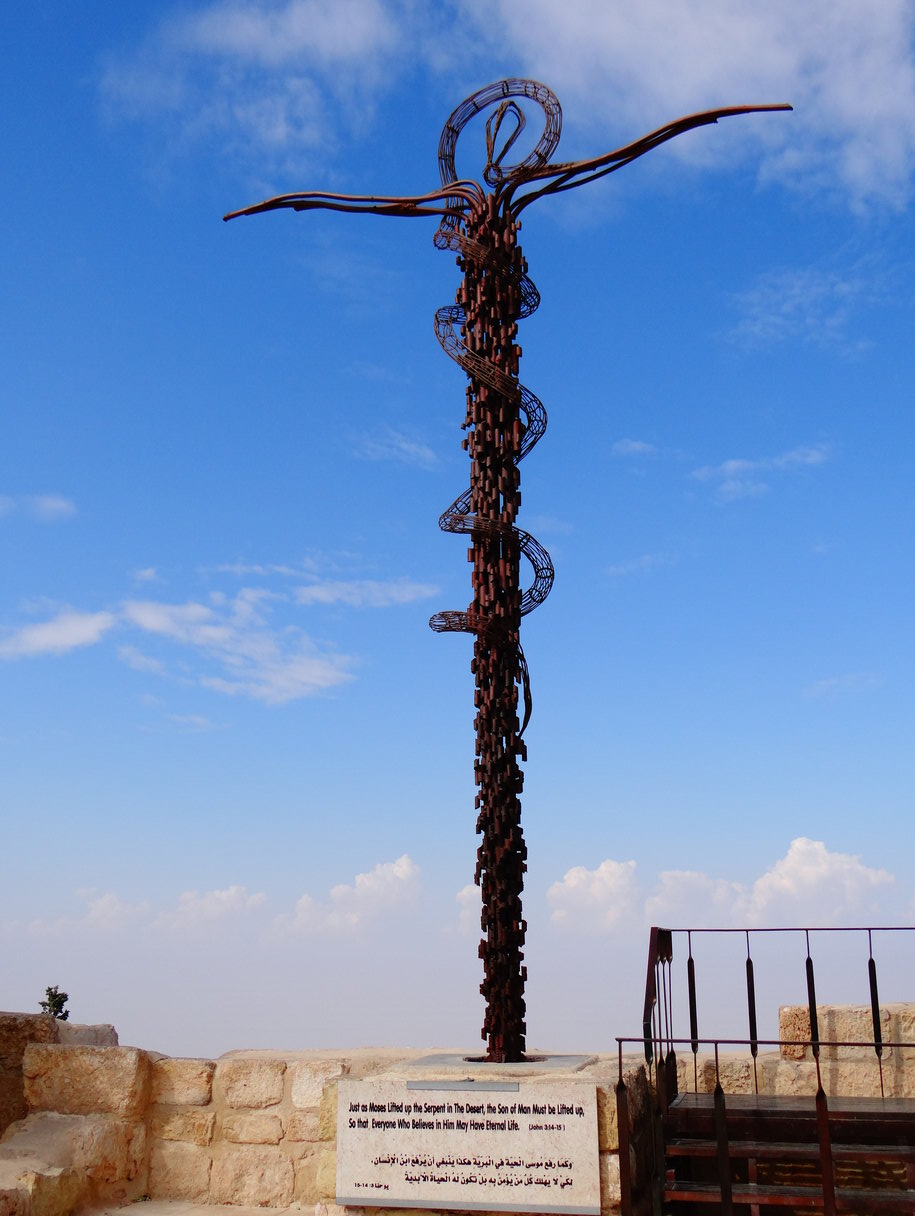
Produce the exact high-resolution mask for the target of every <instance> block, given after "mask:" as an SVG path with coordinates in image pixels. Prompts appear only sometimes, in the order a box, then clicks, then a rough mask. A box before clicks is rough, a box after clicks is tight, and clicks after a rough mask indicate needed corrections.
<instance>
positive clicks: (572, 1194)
mask: <svg viewBox="0 0 915 1216" xmlns="http://www.w3.org/2000/svg"><path fill="white" fill-rule="evenodd" d="M421 1084H422V1088H419V1087H418V1085H417V1083H416V1082H413V1083H411V1082H408V1081H403V1080H388V1079H379V1080H370V1081H347V1080H342V1081H340V1083H339V1091H338V1108H337V1203H338V1204H340V1205H346V1204H350V1205H360V1206H367V1207H401V1208H402V1207H423V1208H459V1209H463V1210H465V1211H474V1210H477V1211H512V1212H530V1211H537V1212H563V1213H569V1214H570V1216H573V1214H576V1213H578V1214H580V1216H596V1214H597V1213H599V1211H600V1179H599V1170H598V1154H597V1098H596V1090H595V1087H594V1085H586V1084H576V1083H563V1084H556V1085H549V1084H536V1083H530V1084H529V1083H527V1082H524V1081H520V1082H518V1083H499V1084H497V1085H492V1086H489V1087H487V1084H486V1082H479V1083H474V1084H470V1085H467V1086H466V1087H465V1086H464V1085H458V1086H453V1087H451V1088H449V1086H448V1082H446V1081H442V1082H440V1083H438V1082H436V1083H435V1084H434V1085H433V1084H430V1083H428V1082H423V1083H421Z"/></svg>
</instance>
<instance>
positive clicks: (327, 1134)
mask: <svg viewBox="0 0 915 1216" xmlns="http://www.w3.org/2000/svg"><path fill="white" fill-rule="evenodd" d="M318 1137H319V1138H320V1139H321V1140H325V1141H333V1140H336V1138H337V1087H336V1085H334V1084H333V1083H331V1084H330V1085H328V1086H326V1087H325V1089H324V1094H323V1096H322V1097H321V1105H320V1107H319V1109H318Z"/></svg>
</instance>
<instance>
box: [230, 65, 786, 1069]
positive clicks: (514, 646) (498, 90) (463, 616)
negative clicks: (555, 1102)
mask: <svg viewBox="0 0 915 1216" xmlns="http://www.w3.org/2000/svg"><path fill="white" fill-rule="evenodd" d="M515 99H517V100H515ZM525 102H526V103H528V104H529V105H531V106H533V108H535V109H536V108H539V110H540V111H541V113H542V118H543V130H542V132H541V133H540V135H539V138H537V139H536V141H535V142H534V146H533V149H532V150H531V151H530V152H528V154H527V155H526V156H524V157H523V159H521V160H519V161H518V162H516V163H514V164H507V163H505V162H506V158H507V157H508V156H509V154H510V152H511V150H512V149H513V147H514V146H515V143H516V141H517V140H518V138H519V136H520V135H521V133H522V131H523V129H524V127H525V125H526V121H527V118H526V114H525V109H524V103H525ZM778 109H790V107H789V106H733V107H729V108H727V109H720V110H708V111H705V112H703V113H700V114H692V115H689V116H688V117H686V118H680V119H678V120H677V121H676V122H672V123H668V124H667V125H666V126H664V127H660V128H659V129H658V130H656V131H652V132H651V133H650V134H648V135H645V136H643V137H642V138H641V139H638V140H636V141H634V142H633V143H631V144H627V145H625V146H624V147H622V148H617V149H616V150H615V151H613V152H607V153H605V154H604V155H602V156H598V157H595V158H593V159H591V160H582V161H578V162H575V163H568V164H561V163H555V164H554V163H551V161H550V158H551V156H552V154H553V152H554V151H555V149H556V146H557V144H558V143H559V136H560V131H561V127H562V111H561V109H560V106H559V101H558V100H557V98H556V96H555V94H554V93H553V92H552V91H551V90H550V89H548V88H547V87H546V86H545V85H542V84H538V83H537V82H536V81H533V80H521V79H510V80H500V81H496V82H495V83H494V84H491V85H488V86H487V87H486V88H483V89H480V90H479V91H478V92H476V93H474V94H473V95H472V96H471V97H468V98H467V100H466V101H463V102H462V103H461V104H460V105H459V106H458V107H457V109H456V110H455V111H454V113H453V114H452V115H451V117H450V118H449V119H448V121H447V122H446V124H445V126H444V129H443V131H442V135H441V139H440V141H439V157H438V158H439V168H440V171H441V182H442V185H441V189H439V190H435V191H433V192H431V193H429V194H425V195H413V196H388V197H379V196H370V195H366V196H357V195H340V194H327V193H322V192H306V193H301V194H284V195H280V196H279V197H277V198H272V199H268V200H267V201H265V202H263V203H257V204H255V205H254V206H252V207H246V208H244V209H243V210H240V211H234V212H231V213H230V214H229V215H227V216H226V217H225V218H226V219H233V218H235V217H236V216H239V215H255V214H257V213H259V212H261V211H273V210H276V209H279V208H291V209H292V210H293V211H310V210H315V209H322V210H329V211H347V212H372V213H374V214H376V215H393V216H405V217H412V216H427V215H431V216H436V217H438V218H439V228H438V231H437V232H436V234H435V244H436V246H437V248H439V249H442V250H450V251H452V252H453V253H456V254H457V256H458V266H459V267H460V269H461V271H462V272H463V278H462V280H461V284H460V286H459V288H458V292H457V297H456V299H455V302H454V304H451V305H448V306H446V307H443V308H440V309H439V310H438V311H437V312H436V314H435V332H436V335H437V337H438V340H439V342H440V343H441V345H442V349H443V350H444V351H445V353H446V354H448V355H449V356H450V357H451V358H452V359H454V360H455V362H456V363H458V364H459V365H460V366H461V367H462V368H463V369H464V371H465V373H466V375H467V379H468V384H467V411H466V414H465V417H464V422H463V424H462V426H463V429H464V430H465V431H466V432H467V434H466V436H465V438H464V440H463V446H464V448H465V449H466V450H467V452H468V454H469V456H470V461H471V464H470V487H469V489H467V490H465V491H464V493H463V494H461V495H460V496H459V497H458V498H456V499H455V500H454V502H453V503H452V504H451V506H450V507H448V509H447V510H446V511H445V512H444V513H443V514H442V516H441V518H440V519H439V526H440V527H441V528H442V529H443V530H444V531H446V532H454V533H459V534H462V535H465V536H467V537H468V538H469V540H470V548H469V551H468V557H469V560H470V561H471V563H472V565H473V573H472V577H471V582H472V588H473V599H472V601H471V603H470V605H469V607H468V608H467V609H466V611H444V612H438V613H436V614H435V616H433V617H432V619H431V620H430V622H429V624H430V625H431V627H432V628H433V629H434V630H436V631H438V632H440V633H447V632H460V633H470V634H472V635H473V638H474V646H473V661H472V663H471V670H472V671H473V674H474V677H475V691H474V705H475V707H476V718H475V723H474V725H475V729H476V759H475V763H474V777H475V781H476V784H477V787H478V792H477V795H476V807H477V811H478V819H477V832H478V833H480V834H481V835H482V838H483V839H482V843H481V844H480V846H479V849H478V852H477V865H476V882H477V884H478V885H479V886H480V887H481V888H482V900H483V912H482V929H483V938H482V941H481V942H480V948H479V954H480V958H481V959H482V960H483V983H482V984H481V985H480V991H481V992H482V994H483V996H484V998H485V1002H486V1014H485V1021H484V1024H483V1032H482V1034H483V1038H484V1039H485V1040H486V1042H487V1058H488V1059H489V1060H492V1061H500V1062H501V1061H518V1060H522V1059H523V1058H524V1048H525V1020H524V1015H525V1003H524V985H525V981H526V978H527V971H526V968H525V967H524V965H523V959H524V953H523V946H524V937H525V929H526V926H525V922H524V919H523V917H522V915H521V892H522V888H523V885H524V872H525V869H526V856H527V851H526V848H525V844H524V838H523V836H522V832H521V788H522V785H523V780H524V778H523V774H522V771H521V762H522V761H523V760H525V759H526V757H527V753H526V748H525V743H524V740H523V739H522V735H523V733H524V729H525V727H526V726H527V723H528V720H529V718H530V714H531V692H530V680H529V678H528V670H527V663H526V662H525V658H524V652H523V650H522V648H521V638H520V629H521V618H522V616H524V615H526V614H527V613H528V612H531V611H532V610H533V609H534V608H536V607H537V606H538V605H539V604H542V603H543V601H544V600H545V599H546V597H547V595H549V592H550V588H551V587H552V584H553V564H552V562H551V561H550V557H549V554H548V553H547V552H546V550H545V549H544V548H543V546H542V545H540V544H539V543H538V542H537V541H536V540H535V539H534V537H533V536H531V535H530V533H528V532H525V531H523V530H522V529H520V528H519V527H517V525H516V522H515V521H516V517H517V514H518V509H519V507H520V505H521V491H520V484H521V483H520V475H519V472H518V464H519V462H520V461H521V460H522V459H523V458H524V457H525V456H526V455H527V454H528V453H529V452H530V451H531V449H532V448H533V447H534V445H535V444H536V443H537V441H538V440H539V439H540V437H541V436H542V435H543V433H544V431H545V429H546V411H545V409H544V407H543V405H542V404H541V402H540V401H539V400H538V399H537V397H535V396H534V394H533V393H532V392H531V391H530V390H529V389H527V388H526V387H525V386H524V385H522V384H521V383H520V382H519V379H518V363H519V359H520V356H521V348H520V347H519V346H518V345H517V344H516V338H517V333H518V322H519V321H520V320H523V319H524V318H525V317H528V316H530V315H531V313H533V312H534V310H535V309H536V308H537V307H538V305H539V303H540V297H539V294H538V292H537V289H536V287H535V286H534V284H533V283H532V282H531V280H530V279H529V278H528V275H527V264H526V262H525V260H524V258H523V257H522V254H521V246H520V245H519V243H518V233H519V230H520V227H521V225H520V222H519V218H518V217H519V215H520V214H521V212H522V211H523V209H524V208H525V207H527V206H528V205H529V204H530V203H532V202H534V201H536V200H537V199H540V198H543V197H544V196H546V195H549V194H557V193H559V192H560V191H563V190H569V189H571V188H572V187H574V186H579V185H582V184H584V183H586V182H590V181H595V180H597V179H598V178H600V177H604V176H606V175H607V174H609V173H613V172H615V171H616V170H617V169H620V168H622V167H623V166H624V165H628V164H629V163H630V162H631V161H633V160H635V159H636V158H637V157H639V156H642V155H644V154H645V153H646V152H649V151H651V149H652V148H656V147H657V146H658V145H659V144H662V143H665V142H666V141H667V140H669V139H672V138H674V136H676V135H679V134H681V133H682V132H684V131H689V130H691V129H692V128H694V127H699V126H705V125H707V124H709V123H714V122H716V121H717V120H718V119H719V118H725V117H729V116H731V115H737V114H746V113H751V112H754V111H760V110H778ZM486 111H491V112H490V114H489V117H488V119H487V122H486V164H485V166H484V168H483V174H482V176H483V182H482V183H481V182H477V181H468V180H461V179H458V177H457V173H456V170H455V148H456V145H457V141H458V137H459V136H460V134H461V132H462V130H463V129H464V127H465V126H466V125H467V123H468V122H469V121H470V120H471V119H472V118H474V117H475V116H476V115H478V114H481V113H484V112H486ZM522 556H524V557H525V558H526V559H527V561H528V562H529V564H530V566H531V567H532V570H533V580H532V581H531V582H530V584H529V585H528V586H527V587H526V588H525V589H524V590H522V588H521V578H520V566H521V557H522ZM519 693H520V698H519ZM519 699H520V700H521V701H522V702H523V714H522V716H521V720H520V721H519Z"/></svg>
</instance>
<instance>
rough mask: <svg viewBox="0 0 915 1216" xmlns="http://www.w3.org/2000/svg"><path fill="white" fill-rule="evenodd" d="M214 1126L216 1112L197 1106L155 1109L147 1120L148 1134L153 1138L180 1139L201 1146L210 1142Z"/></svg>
mask: <svg viewBox="0 0 915 1216" xmlns="http://www.w3.org/2000/svg"><path fill="white" fill-rule="evenodd" d="M215 1127H216V1112H215V1111H213V1110H206V1109H204V1108H201V1107H199V1106H198V1107H194V1106H185V1107H181V1108H180V1109H179V1110H169V1109H168V1108H166V1109H164V1110H162V1109H156V1110H154V1111H153V1113H152V1115H151V1116H150V1120H149V1134H150V1135H151V1136H152V1138H153V1139H154V1140H182V1141H184V1142H186V1143H187V1144H197V1145H199V1146H201V1147H203V1146H204V1145H207V1144H211V1143H212V1140H213V1130H214V1128H215Z"/></svg>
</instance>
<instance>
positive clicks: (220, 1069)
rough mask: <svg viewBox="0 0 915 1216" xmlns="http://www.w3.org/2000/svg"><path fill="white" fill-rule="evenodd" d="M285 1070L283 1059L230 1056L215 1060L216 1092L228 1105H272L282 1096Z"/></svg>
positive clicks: (258, 1106)
mask: <svg viewBox="0 0 915 1216" xmlns="http://www.w3.org/2000/svg"><path fill="white" fill-rule="evenodd" d="M285 1073H286V1061H285V1060H275V1059H252V1058H246V1057H244V1056H230V1057H229V1058H228V1059H225V1060H219V1061H218V1062H217V1064H216V1073H215V1076H214V1087H215V1092H216V1093H217V1095H219V1096H221V1097H222V1098H223V1100H224V1101H225V1103H226V1105H227V1106H234V1107H248V1108H263V1107H265V1106H275V1105H276V1104H277V1103H278V1102H281V1101H282V1100H283V1081H284V1076H285Z"/></svg>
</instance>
